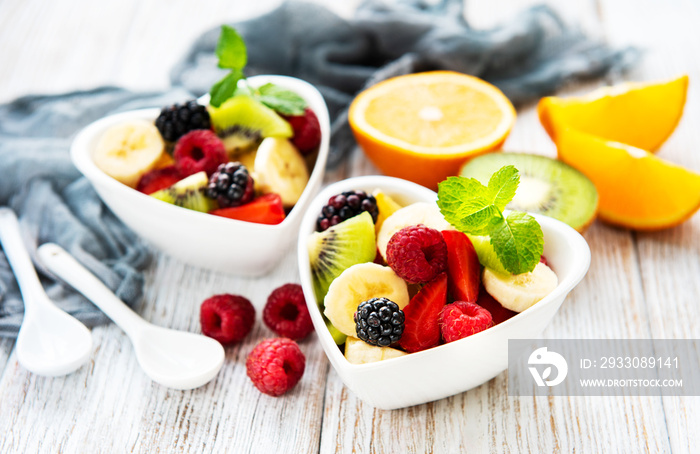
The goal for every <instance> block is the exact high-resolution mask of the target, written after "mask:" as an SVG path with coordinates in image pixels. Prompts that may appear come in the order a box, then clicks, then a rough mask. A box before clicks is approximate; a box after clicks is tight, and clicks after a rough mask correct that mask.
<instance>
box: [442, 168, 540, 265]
mask: <svg viewBox="0 0 700 454" xmlns="http://www.w3.org/2000/svg"><path fill="white" fill-rule="evenodd" d="M519 184H520V173H519V172H518V169H516V168H515V167H513V166H505V167H502V168H501V169H500V170H498V171H497V172H495V173H494V174H493V175H491V178H490V179H489V183H488V186H484V185H483V184H481V183H480V182H479V181H478V180H476V179H474V178H466V177H449V178H447V180H445V181H443V182H441V183H440V184H439V185H438V206H439V207H440V211H441V212H442V215H443V216H444V217H445V219H446V220H447V221H448V222H449V223H450V224H452V225H453V226H455V227H456V228H457V229H458V230H460V231H462V232H464V233H467V234H469V235H479V236H482V235H488V236H489V237H490V240H489V241H490V243H491V245H492V246H493V249H494V251H495V253H496V255H497V256H498V259H499V260H500V262H501V264H502V265H503V267H504V268H505V269H506V270H508V271H509V272H511V273H513V274H521V273H525V272H528V271H532V270H533V269H534V268H535V266H536V265H537V263H538V262H539V260H540V256H541V255H542V250H543V246H544V238H543V235H542V229H541V227H540V225H539V224H538V223H537V220H535V218H533V217H532V216H530V215H529V214H527V213H523V212H521V211H512V212H511V213H510V214H509V215H508V216H507V217H505V216H504V215H503V210H504V209H505V207H506V205H508V203H510V201H511V200H513V197H514V196H515V191H516V190H517V189H518V185H519Z"/></svg>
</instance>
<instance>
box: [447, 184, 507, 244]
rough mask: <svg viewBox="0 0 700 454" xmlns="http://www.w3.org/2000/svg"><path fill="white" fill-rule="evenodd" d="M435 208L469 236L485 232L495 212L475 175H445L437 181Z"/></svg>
mask: <svg viewBox="0 0 700 454" xmlns="http://www.w3.org/2000/svg"><path fill="white" fill-rule="evenodd" d="M437 204H438V207H439V208H440V212H441V213H442V215H443V216H444V217H445V220H447V222H449V223H450V224H452V225H453V226H455V227H456V228H457V229H458V230H460V231H462V232H464V233H469V234H472V235H484V234H486V233H487V228H488V225H489V221H490V220H491V218H492V217H493V216H498V215H499V213H498V211H496V212H494V210H493V208H494V207H493V205H492V204H491V203H489V200H488V188H487V187H486V186H484V185H483V184H481V183H479V181H478V180H476V179H475V178H464V177H448V178H447V179H446V180H445V181H442V182H440V183H439V184H438V201H437Z"/></svg>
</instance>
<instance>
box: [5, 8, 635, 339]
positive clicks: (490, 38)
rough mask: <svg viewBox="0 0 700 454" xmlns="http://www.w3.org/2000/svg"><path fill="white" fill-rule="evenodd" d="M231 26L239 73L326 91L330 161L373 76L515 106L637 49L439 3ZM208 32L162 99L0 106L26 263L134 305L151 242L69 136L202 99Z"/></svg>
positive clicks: (54, 287) (83, 95)
mask: <svg viewBox="0 0 700 454" xmlns="http://www.w3.org/2000/svg"><path fill="white" fill-rule="evenodd" d="M232 25H234V26H235V27H236V28H237V29H238V30H239V32H241V34H242V35H243V36H244V38H245V40H246V43H247V46H248V53H249V63H248V66H247V69H246V73H247V75H255V74H263V73H266V74H287V75H292V76H296V77H299V78H302V79H305V80H308V81H309V82H311V83H313V84H315V85H316V86H317V87H318V88H319V89H320V91H321V92H322V93H323V95H324V97H325V99H326V102H327V103H328V106H329V110H330V112H331V117H332V118H333V138H332V154H331V157H330V159H329V165H331V166H332V165H336V164H338V163H339V162H340V161H341V160H342V159H343V157H344V156H345V155H346V153H347V151H349V150H350V149H352V148H353V147H354V146H355V142H354V140H353V139H352V134H351V133H350V131H349V128H348V125H347V116H346V108H347V105H348V104H349V102H350V101H351V99H352V97H353V95H354V94H355V93H356V92H357V91H358V90H360V89H362V88H363V87H366V86H369V85H372V84H374V83H376V82H378V81H380V80H384V79H386V78H389V77H392V76H396V75H400V74H406V73H410V72H416V71H423V70H430V69H448V70H455V71H461V72H465V73H469V74H473V75H477V76H480V77H483V78H485V79H487V80H489V81H491V82H493V83H494V84H496V85H498V86H499V87H500V88H501V89H503V91H504V92H505V93H506V95H507V96H509V97H510V99H511V100H513V101H514V102H515V103H521V102H524V101H528V100H531V99H535V98H537V97H539V96H541V95H544V94H547V93H550V92H552V91H554V90H555V89H556V88H558V87H559V86H561V85H562V84H563V83H565V82H567V81H570V80H572V79H575V78H583V77H596V76H601V75H604V74H606V73H609V72H610V71H613V70H620V69H624V68H625V67H626V66H627V65H629V64H630V63H631V62H632V61H633V60H634V57H635V55H636V52H635V51H634V50H633V49H624V50H612V49H609V48H608V47H607V46H605V45H604V44H602V43H598V42H595V41H591V40H589V39H587V38H586V37H585V36H583V35H581V34H580V33H577V32H575V31H572V30H571V29H569V28H567V26H565V24H563V23H562V22H561V20H560V19H559V18H558V17H557V15H556V14H555V13H554V12H553V11H551V10H550V9H549V8H547V7H544V6H538V7H534V8H531V9H529V10H526V11H523V12H522V13H520V14H518V15H516V16H515V17H514V18H513V19H512V20H511V21H509V22H507V23H503V24H501V25H498V26H496V27H494V28H493V29H490V30H485V31H480V30H474V29H472V28H471V27H470V26H469V24H468V23H467V22H465V20H464V19H463V17H462V0H446V1H444V2H442V3H438V4H435V5H425V4H424V3H422V2H421V1H418V0H407V1H398V2H391V3H389V2H384V1H381V0H370V1H366V2H365V3H363V4H362V5H361V6H360V7H359V8H358V9H357V11H356V14H355V15H354V17H353V18H351V19H343V18H340V17H338V16H337V15H335V14H334V13H332V12H330V11H329V10H328V9H326V8H324V7H323V6H319V5H316V4H310V3H302V2H297V1H290V2H287V3H284V4H282V5H281V6H280V7H279V8H277V9H275V10H274V11H272V12H270V13H268V14H265V15H263V16H260V17H258V18H254V19H250V20H247V21H244V22H240V23H236V24H232ZM218 36H219V27H217V28H216V29H213V30H211V31H209V32H207V33H205V34H204V35H202V36H201V37H200V38H199V39H198V40H197V41H196V42H195V43H194V45H193V47H192V49H191V50H190V51H189V52H188V53H187V55H186V56H185V57H184V58H183V59H182V60H181V61H180V62H179V63H178V64H177V65H176V67H175V68H173V70H172V73H171V80H172V85H173V87H174V88H173V89H171V90H169V91H167V92H166V93H131V92H128V91H126V90H122V89H119V88H113V87H106V88H99V89H95V90H91V91H83V92H76V93H69V94H66V95H59V96H29V97H25V98H21V99H18V100H17V101H15V102H12V103H10V104H6V105H3V106H0V206H2V205H8V206H10V207H11V208H12V209H14V210H15V212H16V213H17V214H18V216H19V218H20V225H21V227H22V228H23V232H24V234H25V237H26V241H25V242H26V243H27V246H28V247H29V248H30V252H31V253H32V254H33V255H34V256H35V249H36V246H37V245H38V244H41V243H44V242H47V241H53V242H56V243H58V244H60V245H61V246H63V247H64V248H65V249H66V250H68V251H69V252H70V253H72V254H73V255H74V256H76V257H77V258H78V260H80V261H81V262H82V263H83V264H84V265H86V266H87V267H88V268H89V269H90V270H92V271H93V272H94V273H95V274H97V275H98V276H99V277H100V278H101V279H102V280H103V281H104V282H105V283H106V284H107V285H108V286H109V287H110V288H111V289H112V290H114V291H115V292H116V293H117V295H118V296H119V297H120V298H121V299H123V300H124V301H126V302H127V303H128V304H130V305H132V306H133V305H136V304H137V303H138V301H139V299H140V297H141V294H142V288H143V275H142V273H141V271H142V270H143V269H144V268H145V266H146V265H147V263H148V256H149V254H148V248H147V247H146V246H144V245H143V243H142V242H141V241H140V240H139V239H138V238H137V237H136V236H135V235H134V234H133V233H132V232H131V231H129V230H128V229H127V228H126V227H125V226H124V225H123V224H121V222H119V221H118V220H117V219H116V218H115V216H114V215H113V214H112V213H111V212H110V211H109V210H108V209H107V208H106V207H105V206H104V205H103V204H102V203H101V202H100V200H99V198H98V197H97V195H96V193H95V192H94V191H93V190H92V188H91V187H90V184H89V183H88V182H87V181H86V180H85V179H84V178H81V177H80V175H79V174H78V171H77V170H76V169H75V168H74V167H73V166H72V164H71V163H70V158H69V154H68V153H69V146H70V141H71V139H72V137H73V135H74V134H75V133H76V132H77V131H78V130H79V129H80V128H81V127H83V126H85V125H86V124H88V123H90V122H91V121H93V120H95V119H98V118H100V117H102V116H104V115H107V114H109V113H113V112H116V111H122V110H129V109H133V108H139V107H147V106H149V107H150V106H163V105H167V104H169V103H172V102H181V101H184V100H186V99H189V98H191V97H192V94H195V95H200V94H203V93H205V92H207V91H208V90H209V88H210V87H211V85H212V83H213V82H215V81H216V80H218V79H219V78H221V77H222V76H223V75H224V71H222V70H219V69H217V67H216V58H215V56H214V49H215V47H216V41H217V39H218ZM188 92H189V93H188ZM35 263H37V264H38V262H37V261H36V260H35ZM38 266H39V268H40V269H39V271H40V273H41V275H42V279H43V281H44V284H45V287H46V289H47V291H48V293H49V295H50V297H51V298H52V299H53V300H54V301H55V302H56V303H58V305H59V306H60V307H61V308H63V309H65V310H66V311H68V312H69V313H71V314H73V315H75V316H76V317H78V319H80V320H81V321H83V322H85V323H86V324H88V325H90V326H93V325H96V324H99V323H103V322H105V321H106V318H105V316H104V315H103V314H102V313H101V312H100V311H99V310H98V309H97V308H96V307H94V306H93V305H92V304H90V303H89V302H87V301H86V300H85V299H84V298H83V297H82V296H79V295H78V294H77V293H75V292H74V291H73V290H71V289H69V288H67V287H64V286H62V285H60V284H57V282H56V280H55V279H53V278H52V277H51V276H50V273H48V272H47V271H46V270H42V269H41V266H40V264H38ZM22 315H23V304H22V300H21V296H20V294H19V290H18V288H17V283H16V281H15V279H14V277H13V275H12V272H11V270H10V268H9V266H8V264H7V261H6V260H5V256H4V255H3V254H1V253H0V336H15V335H16V333H17V331H18V329H19V326H20V323H21V320H22Z"/></svg>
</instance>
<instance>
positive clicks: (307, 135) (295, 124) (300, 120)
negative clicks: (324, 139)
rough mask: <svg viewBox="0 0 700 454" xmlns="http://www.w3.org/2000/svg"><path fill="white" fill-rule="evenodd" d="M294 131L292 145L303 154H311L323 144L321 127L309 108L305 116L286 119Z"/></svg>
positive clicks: (305, 111)
mask: <svg viewBox="0 0 700 454" xmlns="http://www.w3.org/2000/svg"><path fill="white" fill-rule="evenodd" d="M284 119H285V120H287V121H288V122H289V124H290V125H291V126H292V129H293V130H294V137H293V138H292V143H293V144H294V146H295V147H297V148H298V149H299V151H300V152H301V154H308V153H311V152H312V151H314V150H315V149H316V147H318V145H319V144H320V143H321V125H320V124H319V123H318V118H317V117H316V114H315V113H314V112H313V110H311V109H309V108H308V107H307V108H306V110H304V114H303V115H296V116H291V117H284Z"/></svg>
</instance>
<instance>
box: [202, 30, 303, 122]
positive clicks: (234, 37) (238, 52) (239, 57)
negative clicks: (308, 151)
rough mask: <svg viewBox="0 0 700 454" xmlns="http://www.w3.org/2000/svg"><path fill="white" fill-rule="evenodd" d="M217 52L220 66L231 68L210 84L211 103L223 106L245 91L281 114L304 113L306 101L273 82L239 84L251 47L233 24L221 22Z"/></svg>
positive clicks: (243, 75)
mask: <svg viewBox="0 0 700 454" xmlns="http://www.w3.org/2000/svg"><path fill="white" fill-rule="evenodd" d="M216 56H217V58H218V59H219V68H222V69H230V70H231V71H230V72H229V73H228V74H227V75H226V76H224V78H223V79H221V80H220V81H218V82H217V83H215V84H214V85H213V86H212V87H211V90H210V91H209V94H210V95H211V99H210V101H209V104H211V105H212V106H214V107H220V106H221V104H223V103H224V102H226V100H227V99H229V98H232V97H234V96H235V95H237V94H243V93H245V94H247V95H248V96H252V97H254V98H255V99H257V100H258V101H260V102H261V103H262V104H264V105H266V106H267V107H269V108H271V109H273V110H275V111H277V112H279V113H281V114H282V115H302V114H303V113H304V109H306V101H304V98H302V97H301V96H299V95H298V94H296V93H294V92H293V91H291V90H287V89H285V88H282V87H279V86H277V85H274V84H265V85H263V86H262V87H260V88H257V89H253V88H251V87H249V86H248V85H245V86H244V87H239V86H238V82H239V81H240V80H246V77H245V74H244V73H243V69H244V68H245V66H246V64H248V51H247V49H246V45H245V41H244V40H243V37H241V35H240V34H238V32H237V31H236V29H234V28H233V27H230V26H228V25H222V26H221V35H219V42H218V43H217V44H216Z"/></svg>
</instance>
